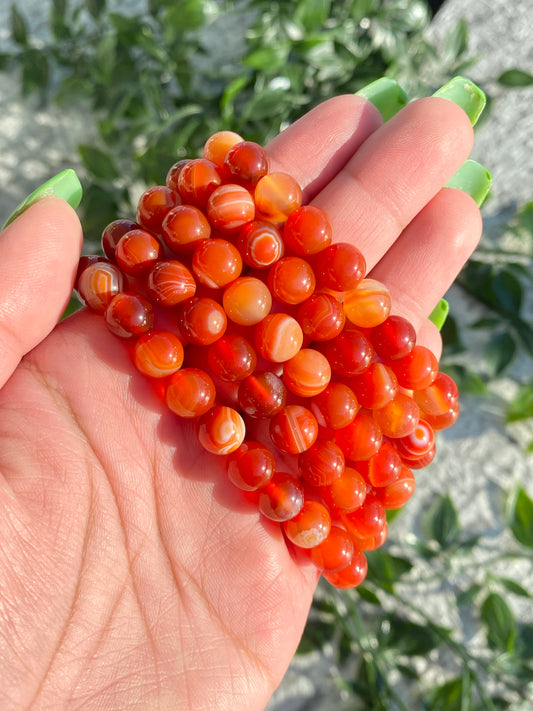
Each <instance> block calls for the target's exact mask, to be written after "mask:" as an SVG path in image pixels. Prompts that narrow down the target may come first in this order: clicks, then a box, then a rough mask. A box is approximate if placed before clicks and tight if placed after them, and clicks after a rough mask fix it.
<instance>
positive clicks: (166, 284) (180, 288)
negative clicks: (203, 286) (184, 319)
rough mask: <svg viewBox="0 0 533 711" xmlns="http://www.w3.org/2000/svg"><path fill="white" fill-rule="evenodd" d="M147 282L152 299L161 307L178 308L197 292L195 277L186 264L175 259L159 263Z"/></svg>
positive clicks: (150, 273)
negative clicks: (178, 305) (177, 306)
mask: <svg viewBox="0 0 533 711" xmlns="http://www.w3.org/2000/svg"><path fill="white" fill-rule="evenodd" d="M146 281H147V288H148V294H149V296H150V298H151V299H153V300H154V301H155V302H156V303H157V304H159V305H161V306H176V305H177V304H179V303H181V302H182V301H185V300H186V299H190V298H191V297H193V296H194V294H195V292H196V282H195V280H194V277H193V275H192V274H191V272H190V271H189V270H188V269H187V267H186V266H185V265H184V264H182V263H181V262H178V261H176V260H174V259H167V260H164V261H161V262H157V264H156V265H155V266H154V267H153V268H152V269H151V271H150V272H149V273H148V276H147V280H146Z"/></svg>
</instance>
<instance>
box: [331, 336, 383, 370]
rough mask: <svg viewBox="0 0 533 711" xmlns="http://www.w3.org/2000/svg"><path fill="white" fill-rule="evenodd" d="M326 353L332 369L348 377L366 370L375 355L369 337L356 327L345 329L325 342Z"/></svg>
mask: <svg viewBox="0 0 533 711" xmlns="http://www.w3.org/2000/svg"><path fill="white" fill-rule="evenodd" d="M325 355H326V357H327V359H328V360H329V362H330V364H331V369H332V370H333V371H334V372H335V373H337V374H338V375H340V376H343V377H347V376H351V375H358V374H359V373H362V372H364V371H365V370H366V369H367V368H368V366H369V365H370V363H371V362H372V358H373V357H374V349H373V348H372V346H371V344H370V341H369V340H368V338H367V337H366V336H365V335H364V334H363V333H362V332H361V331H358V330H356V329H354V330H353V331H347V330H345V331H343V332H342V333H340V334H339V335H338V336H336V337H335V338H333V339H332V340H331V341H327V342H326V344H325Z"/></svg>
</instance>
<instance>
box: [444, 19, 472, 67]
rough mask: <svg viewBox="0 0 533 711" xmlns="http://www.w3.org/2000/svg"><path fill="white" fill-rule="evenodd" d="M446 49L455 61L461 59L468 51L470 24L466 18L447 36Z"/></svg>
mask: <svg viewBox="0 0 533 711" xmlns="http://www.w3.org/2000/svg"><path fill="white" fill-rule="evenodd" d="M444 49H445V51H446V53H447V54H448V55H450V56H451V57H453V59H454V60H457V59H459V58H460V57H461V56H462V55H463V54H464V53H465V52H466V50H467V49H468V23H467V21H466V20H465V19H464V18H463V19H461V20H459V22H458V23H457V24H456V25H455V27H454V28H453V29H452V30H451V31H450V32H449V33H448V35H447V36H446V39H445V41H444Z"/></svg>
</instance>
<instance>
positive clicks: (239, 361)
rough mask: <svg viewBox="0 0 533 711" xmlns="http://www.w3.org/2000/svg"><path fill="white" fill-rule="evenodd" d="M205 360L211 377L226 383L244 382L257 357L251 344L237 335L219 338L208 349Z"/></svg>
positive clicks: (250, 372)
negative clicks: (211, 374)
mask: <svg viewBox="0 0 533 711" xmlns="http://www.w3.org/2000/svg"><path fill="white" fill-rule="evenodd" d="M207 359H208V363H209V368H210V369H211V372H212V373H213V375H215V376H216V377H217V378H220V380H224V381H227V382H235V381H238V380H244V378H247V377H248V376H249V375H251V374H252V373H253V372H254V370H255V366H256V365H257V355H256V353H255V351H254V349H253V347H252V345H251V343H250V342H249V341H247V340H246V338H243V337H242V336H239V335H237V334H226V335H224V336H222V338H219V339H218V341H216V343H213V345H212V346H211V348H210V349H209V353H208V355H207Z"/></svg>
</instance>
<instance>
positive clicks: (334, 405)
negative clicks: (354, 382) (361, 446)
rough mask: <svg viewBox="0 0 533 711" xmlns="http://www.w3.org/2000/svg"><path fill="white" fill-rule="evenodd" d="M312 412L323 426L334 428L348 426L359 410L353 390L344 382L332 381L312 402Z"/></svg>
mask: <svg viewBox="0 0 533 711" xmlns="http://www.w3.org/2000/svg"><path fill="white" fill-rule="evenodd" d="M310 408H311V411H312V413H313V414H314V416H315V417H316V419H317V422H318V424H319V425H320V426H321V427H331V428H332V429H334V430H338V429H341V428H342V427H347V426H348V425H349V424H350V423H351V422H353V420H354V417H355V416H356V414H357V411H358V410H359V405H358V403H357V398H356V397H355V395H354V393H353V390H351V389H350V388H349V387H348V386H347V385H345V384H344V383H337V382H333V383H330V384H329V385H328V386H327V387H326V388H325V389H324V390H323V391H322V392H321V393H319V394H318V395H315V397H313V399H312V400H311V402H310Z"/></svg>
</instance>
